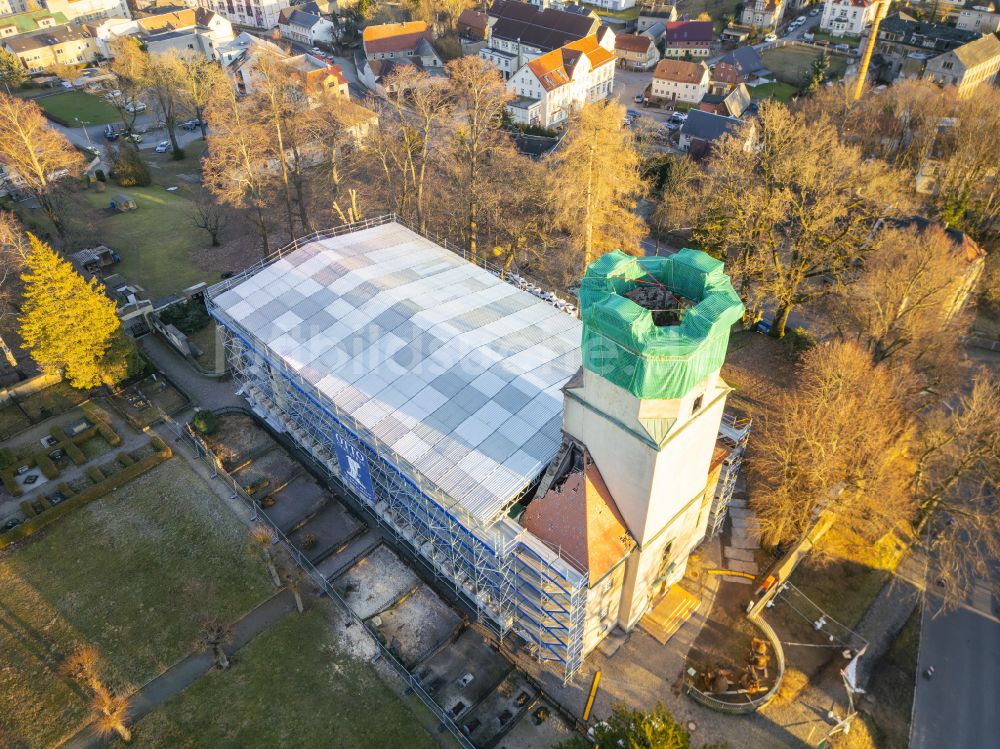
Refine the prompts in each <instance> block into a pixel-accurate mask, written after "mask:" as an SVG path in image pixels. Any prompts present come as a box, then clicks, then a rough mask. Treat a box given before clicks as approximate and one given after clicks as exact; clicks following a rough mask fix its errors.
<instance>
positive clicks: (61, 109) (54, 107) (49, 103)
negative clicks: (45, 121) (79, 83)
mask: <svg viewBox="0 0 1000 749" xmlns="http://www.w3.org/2000/svg"><path fill="white" fill-rule="evenodd" d="M35 101H36V102H38V106H40V107H41V108H42V109H44V110H45V111H46V112H48V113H49V114H51V115H53V116H54V117H58V118H59V119H60V120H62V121H64V122H65V123H66V124H68V125H71V126H72V125H74V124H75V122H76V121H75V120H74V119H73V118H74V117H76V118H79V119H80V121H81V122H89V123H90V124H91V125H105V124H107V123H109V122H115V121H117V120H118V119H119V117H118V111H117V110H116V109H115V108H114V107H113V106H111V105H110V104H108V103H107V102H106V101H102V100H101V99H99V98H97V97H96V96H91V95H90V94H85V93H84V92H83V91H64V92H63V93H60V94H52V96H42V97H39V98H37V99H35Z"/></svg>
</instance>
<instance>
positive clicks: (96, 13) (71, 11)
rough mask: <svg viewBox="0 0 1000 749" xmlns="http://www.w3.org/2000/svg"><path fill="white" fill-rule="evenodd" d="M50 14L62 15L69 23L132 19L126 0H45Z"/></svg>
mask: <svg viewBox="0 0 1000 749" xmlns="http://www.w3.org/2000/svg"><path fill="white" fill-rule="evenodd" d="M45 7H46V8H47V9H48V11H49V12H50V13H62V14H63V15H64V16H66V19H67V20H69V21H79V22H81V23H85V22H87V21H99V20H101V19H103V18H131V17H132V14H131V13H129V10H128V3H126V2H125V0H45Z"/></svg>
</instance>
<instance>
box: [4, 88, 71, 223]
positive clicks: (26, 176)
mask: <svg viewBox="0 0 1000 749" xmlns="http://www.w3.org/2000/svg"><path fill="white" fill-rule="evenodd" d="M0 162H3V163H4V164H5V165H6V166H7V168H8V169H9V170H10V171H11V172H12V173H14V174H16V175H17V176H18V177H20V179H21V187H22V188H23V189H24V190H25V191H26V192H28V193H30V194H31V195H32V196H33V197H34V198H35V199H37V200H38V202H39V204H40V205H41V206H42V210H44V211H45V215H46V216H48V217H49V220H50V221H51V222H52V225H53V226H54V227H55V230H56V232H57V233H58V234H59V236H60V238H65V236H66V225H65V222H64V221H63V218H62V216H61V215H60V213H59V210H58V208H57V206H56V199H57V193H58V191H59V189H60V185H61V183H62V180H63V179H64V178H66V177H72V176H77V175H79V173H80V171H81V170H82V169H83V157H82V156H81V155H80V152H79V151H77V150H76V149H75V148H73V146H72V145H71V144H70V142H69V141H68V140H66V138H65V137H64V136H63V135H62V133H60V132H58V131H57V130H55V129H53V128H51V127H49V124H48V121H47V120H46V119H45V116H44V115H43V114H42V110H41V109H40V108H39V106H38V105H37V104H36V103H35V102H33V101H24V100H22V99H18V98H16V97H13V96H8V95H7V94H0Z"/></svg>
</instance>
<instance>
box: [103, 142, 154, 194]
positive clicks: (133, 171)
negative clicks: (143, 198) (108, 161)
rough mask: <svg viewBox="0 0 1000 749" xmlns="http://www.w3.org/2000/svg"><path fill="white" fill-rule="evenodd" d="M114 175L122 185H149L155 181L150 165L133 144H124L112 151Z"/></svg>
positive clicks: (116, 180)
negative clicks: (147, 164) (150, 171)
mask: <svg viewBox="0 0 1000 749" xmlns="http://www.w3.org/2000/svg"><path fill="white" fill-rule="evenodd" d="M112 159H113V163H114V171H113V172H112V176H113V177H114V179H115V182H117V183H118V184H119V185H121V186H122V187H148V186H149V185H151V184H152V182H153V177H152V175H150V173H149V167H148V166H146V162H145V161H143V160H142V157H141V156H139V153H138V152H137V151H136V150H135V149H134V148H132V147H131V146H123V147H122V148H118V149H116V150H115V151H114V152H113V153H112Z"/></svg>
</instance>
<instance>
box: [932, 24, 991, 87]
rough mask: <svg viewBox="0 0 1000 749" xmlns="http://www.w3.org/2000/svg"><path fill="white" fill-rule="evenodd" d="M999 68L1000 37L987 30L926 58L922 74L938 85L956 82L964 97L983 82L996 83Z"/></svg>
mask: <svg viewBox="0 0 1000 749" xmlns="http://www.w3.org/2000/svg"><path fill="white" fill-rule="evenodd" d="M998 72H1000V39H997V37H996V36H995V35H994V34H986V35H985V36H983V37H980V38H979V39H976V40H974V41H971V42H969V43H968V44H963V45H962V46H961V47H957V48H956V49H953V50H950V51H948V52H945V53H944V54H943V55H938V56H937V57H934V58H932V59H930V60H928V61H927V67H926V69H925V70H924V75H923V77H924V78H927V79H928V80H931V81H933V82H934V83H937V84H939V85H941V86H955V87H956V89H957V93H958V95H959V96H960V97H966V96H968V95H969V94H971V93H972V92H973V90H974V89H975V88H976V87H977V86H979V85H981V84H983V83H987V84H991V83H995V82H996V79H997V74H998Z"/></svg>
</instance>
